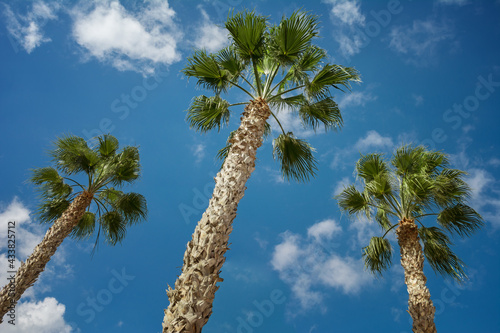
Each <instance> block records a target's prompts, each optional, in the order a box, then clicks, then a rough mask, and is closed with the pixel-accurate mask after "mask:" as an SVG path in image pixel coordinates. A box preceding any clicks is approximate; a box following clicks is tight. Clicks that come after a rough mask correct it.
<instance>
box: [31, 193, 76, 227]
mask: <svg viewBox="0 0 500 333" xmlns="http://www.w3.org/2000/svg"><path fill="white" fill-rule="evenodd" d="M69 204H70V202H69V200H67V199H65V198H54V199H52V200H45V201H44V202H42V204H40V206H39V208H38V210H37V215H38V218H39V219H40V222H42V223H50V222H52V221H55V220H57V219H58V218H59V217H61V215H62V214H63V213H64V212H65V211H66V209H68V207H69Z"/></svg>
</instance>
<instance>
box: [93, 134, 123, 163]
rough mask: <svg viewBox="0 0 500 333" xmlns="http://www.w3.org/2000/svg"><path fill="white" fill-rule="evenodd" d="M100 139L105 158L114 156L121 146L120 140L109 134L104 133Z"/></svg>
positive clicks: (100, 148)
mask: <svg viewBox="0 0 500 333" xmlns="http://www.w3.org/2000/svg"><path fill="white" fill-rule="evenodd" d="M98 139H99V153H100V155H101V156H102V157H104V158H108V157H112V156H114V155H115V153H116V151H117V150H118V147H119V144H118V140H117V139H116V138H115V137H114V136H112V135H109V134H105V135H102V136H100V137H99V138H98Z"/></svg>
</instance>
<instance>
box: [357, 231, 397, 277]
mask: <svg viewBox="0 0 500 333" xmlns="http://www.w3.org/2000/svg"><path fill="white" fill-rule="evenodd" d="M391 257H392V247H391V243H390V242H389V240H387V239H385V238H382V237H372V238H371V239H370V243H369V244H368V246H366V247H364V248H363V260H364V262H365V267H366V268H367V269H368V270H369V271H370V272H371V273H373V274H376V275H381V274H382V272H383V271H385V270H386V269H388V268H389V267H390V266H391V263H392V261H391Z"/></svg>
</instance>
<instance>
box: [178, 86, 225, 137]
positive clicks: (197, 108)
mask: <svg viewBox="0 0 500 333" xmlns="http://www.w3.org/2000/svg"><path fill="white" fill-rule="evenodd" d="M230 114H231V112H230V111H229V103H228V102H227V101H226V100H224V99H222V98H220V97H219V96H212V97H206V96H204V95H201V96H197V97H195V98H194V100H193V103H192V104H191V106H190V107H189V109H188V110H187V120H188V122H189V125H190V127H191V128H195V129H196V130H198V131H200V132H207V131H210V130H212V129H214V128H217V130H218V131H220V129H221V127H223V126H227V125H228V124H229V116H230Z"/></svg>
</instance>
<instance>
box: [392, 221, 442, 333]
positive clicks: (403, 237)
mask: <svg viewBox="0 0 500 333" xmlns="http://www.w3.org/2000/svg"><path fill="white" fill-rule="evenodd" d="M396 235H397V237H398V242H399V247H400V250H401V266H403V268H404V271H405V283H406V287H407V289H408V294H409V299H408V312H409V313H410V316H411V317H412V319H413V332H415V333H436V325H435V324H434V312H435V311H436V308H435V307H434V305H433V304H432V301H431V294H430V292H429V289H428V288H427V287H426V285H425V282H426V281H427V278H426V277H425V275H424V255H423V252H422V246H421V245H420V241H419V238H418V228H417V225H416V224H415V222H414V221H413V220H407V219H403V220H402V221H400V222H399V226H398V228H397V230H396Z"/></svg>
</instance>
